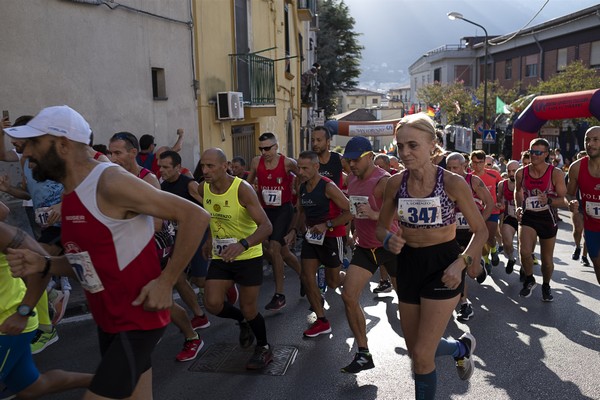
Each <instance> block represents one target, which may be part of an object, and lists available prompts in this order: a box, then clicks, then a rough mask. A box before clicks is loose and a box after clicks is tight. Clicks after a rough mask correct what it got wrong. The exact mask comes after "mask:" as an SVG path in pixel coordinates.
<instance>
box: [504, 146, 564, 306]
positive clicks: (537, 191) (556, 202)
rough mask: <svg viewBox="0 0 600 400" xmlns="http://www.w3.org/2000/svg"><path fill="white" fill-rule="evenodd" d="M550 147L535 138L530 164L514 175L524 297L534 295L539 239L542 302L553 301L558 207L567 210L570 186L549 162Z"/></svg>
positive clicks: (521, 294)
mask: <svg viewBox="0 0 600 400" xmlns="http://www.w3.org/2000/svg"><path fill="white" fill-rule="evenodd" d="M549 149H550V144H549V143H548V141H547V140H546V139H543V138H537V139H533V140H532V141H531V143H530V145H529V154H530V155H531V163H530V164H529V165H527V166H524V167H521V168H519V169H518V170H517V172H516V173H515V205H516V206H517V209H516V213H515V214H516V216H517V220H518V221H519V236H518V237H519V253H520V256H521V265H522V267H523V268H524V269H525V281H524V282H523V289H522V290H521V292H520V293H519V295H520V296H521V297H529V296H531V292H532V290H533V289H534V288H535V287H536V283H535V278H534V277H533V258H532V257H531V250H532V249H533V247H534V245H535V242H536V240H537V238H538V237H539V239H540V253H541V259H542V277H543V285H542V301H545V302H550V301H553V300H554V296H552V291H551V289H550V280H551V279H552V273H553V272H554V259H553V254H554V245H555V244H556V233H557V232H558V214H557V212H556V208H555V207H559V206H563V207H567V201H566V199H565V195H566V194H567V187H566V185H565V176H564V174H563V172H562V171H561V170H560V169H558V168H554V166H552V165H551V164H548V163H547V162H546V158H547V157H548V151H549Z"/></svg>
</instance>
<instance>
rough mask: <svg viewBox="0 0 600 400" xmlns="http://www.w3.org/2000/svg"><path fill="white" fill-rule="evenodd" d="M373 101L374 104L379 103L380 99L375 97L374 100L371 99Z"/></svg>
mask: <svg viewBox="0 0 600 400" xmlns="http://www.w3.org/2000/svg"><path fill="white" fill-rule="evenodd" d="M371 102H372V103H373V104H378V103H379V100H377V99H373V100H371Z"/></svg>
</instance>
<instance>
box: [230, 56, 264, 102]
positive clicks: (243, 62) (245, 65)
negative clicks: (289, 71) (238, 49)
mask: <svg viewBox="0 0 600 400" xmlns="http://www.w3.org/2000/svg"><path fill="white" fill-rule="evenodd" d="M229 56H230V59H231V73H232V78H233V82H236V83H237V88H236V91H238V92H242V93H244V103H245V104H247V105H250V106H267V105H274V104H275V62H274V60H271V59H270V58H267V57H262V56H259V55H256V54H252V53H251V54H230V55H229Z"/></svg>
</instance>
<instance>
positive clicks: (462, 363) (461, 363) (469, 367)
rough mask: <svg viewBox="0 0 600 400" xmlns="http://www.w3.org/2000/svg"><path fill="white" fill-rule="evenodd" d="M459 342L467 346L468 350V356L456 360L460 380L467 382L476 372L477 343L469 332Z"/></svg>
mask: <svg viewBox="0 0 600 400" xmlns="http://www.w3.org/2000/svg"><path fill="white" fill-rule="evenodd" d="M458 341H459V342H462V343H463V344H464V345H465V347H466V348H467V354H465V355H464V356H462V357H458V358H455V359H454V361H455V362H456V372H458V377H459V378H460V379H462V380H463V381H466V380H468V379H469V378H470V377H471V375H473V371H474V370H475V360H473V353H474V352H475V346H476V344H477V342H476V341H475V337H474V336H473V335H471V334H470V333H469V332H465V333H463V335H462V336H461V337H460V338H458Z"/></svg>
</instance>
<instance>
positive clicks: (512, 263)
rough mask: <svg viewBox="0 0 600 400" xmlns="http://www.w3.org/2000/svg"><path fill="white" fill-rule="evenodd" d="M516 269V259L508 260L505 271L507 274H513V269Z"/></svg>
mask: <svg viewBox="0 0 600 400" xmlns="http://www.w3.org/2000/svg"><path fill="white" fill-rule="evenodd" d="M514 269H515V260H508V262H507V263H506V268H505V271H506V273H507V274H509V275H510V274H512V273H513V270H514Z"/></svg>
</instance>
